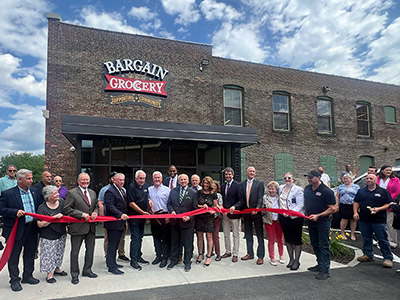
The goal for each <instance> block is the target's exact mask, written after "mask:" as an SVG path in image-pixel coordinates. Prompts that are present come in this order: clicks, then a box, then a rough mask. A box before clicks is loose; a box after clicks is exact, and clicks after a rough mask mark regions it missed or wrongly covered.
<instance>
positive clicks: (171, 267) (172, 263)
mask: <svg viewBox="0 0 400 300" xmlns="http://www.w3.org/2000/svg"><path fill="white" fill-rule="evenodd" d="M175 266H176V262H171V263H170V264H169V265H168V267H167V270H172V269H173V268H174V267H175Z"/></svg>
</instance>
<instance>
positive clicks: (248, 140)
mask: <svg viewBox="0 0 400 300" xmlns="http://www.w3.org/2000/svg"><path fill="white" fill-rule="evenodd" d="M62 133H63V134H64V135H65V136H66V137H67V138H68V139H69V140H70V141H71V142H72V140H73V138H72V137H73V136H75V135H78V134H79V135H95V136H118V137H140V138H151V139H167V140H189V141H199V142H200V141H201V142H220V143H234V144H239V145H241V146H242V147H243V146H246V145H251V144H256V143H257V129H256V128H249V127H230V126H215V125H199V124H183V123H170V122H155V121H139V120H127V119H115V118H103V117H88V116H73V115H63V116H62Z"/></svg>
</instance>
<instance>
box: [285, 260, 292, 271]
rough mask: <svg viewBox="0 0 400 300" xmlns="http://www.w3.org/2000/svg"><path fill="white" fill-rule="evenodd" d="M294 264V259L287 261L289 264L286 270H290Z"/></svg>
mask: <svg viewBox="0 0 400 300" xmlns="http://www.w3.org/2000/svg"><path fill="white" fill-rule="evenodd" d="M293 264H294V259H291V260H289V263H288V264H287V265H286V268H289V269H290V268H291V267H292V266H293Z"/></svg>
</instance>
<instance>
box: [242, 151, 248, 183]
mask: <svg viewBox="0 0 400 300" xmlns="http://www.w3.org/2000/svg"><path fill="white" fill-rule="evenodd" d="M246 166H247V157H246V153H245V152H243V151H240V169H241V170H242V172H241V175H242V178H241V179H242V181H243V180H246V177H247V175H246V170H247V167H246Z"/></svg>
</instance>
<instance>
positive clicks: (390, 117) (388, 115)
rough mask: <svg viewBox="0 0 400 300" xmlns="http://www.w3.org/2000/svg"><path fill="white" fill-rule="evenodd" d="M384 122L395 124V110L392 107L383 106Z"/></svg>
mask: <svg viewBox="0 0 400 300" xmlns="http://www.w3.org/2000/svg"><path fill="white" fill-rule="evenodd" d="M384 109H385V122H386V123H396V108H394V107H393V106H385V108H384Z"/></svg>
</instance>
